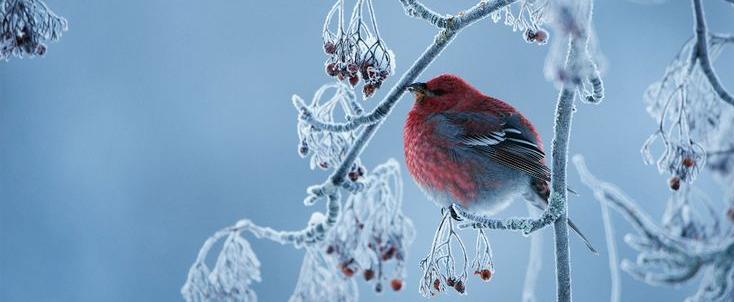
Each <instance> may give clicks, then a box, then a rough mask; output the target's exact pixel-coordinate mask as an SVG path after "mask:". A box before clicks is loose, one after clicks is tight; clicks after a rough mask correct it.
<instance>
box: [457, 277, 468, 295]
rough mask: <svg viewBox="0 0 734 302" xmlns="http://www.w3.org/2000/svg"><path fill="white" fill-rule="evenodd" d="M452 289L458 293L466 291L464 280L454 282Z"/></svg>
mask: <svg viewBox="0 0 734 302" xmlns="http://www.w3.org/2000/svg"><path fill="white" fill-rule="evenodd" d="M454 289H455V290H456V291H457V292H459V293H460V294H463V293H464V292H465V291H466V288H465V287H464V282H463V281H461V280H459V281H456V284H454Z"/></svg>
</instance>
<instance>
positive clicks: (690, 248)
mask: <svg viewBox="0 0 734 302" xmlns="http://www.w3.org/2000/svg"><path fill="white" fill-rule="evenodd" d="M574 163H575V165H576V169H577V170H578V172H579V174H580V175H581V179H582V181H583V182H584V184H586V185H587V186H588V187H589V188H590V189H592V190H593V191H594V197H595V198H596V199H597V200H598V201H599V202H601V203H606V204H609V205H610V206H612V207H613V208H614V209H616V210H617V211H618V212H619V213H620V214H621V215H622V216H624V218H625V219H627V221H629V222H630V224H632V226H633V227H634V228H635V229H636V230H637V233H638V236H634V235H631V234H627V235H626V236H625V237H624V240H625V242H626V243H627V244H628V245H629V246H631V247H632V248H634V249H636V250H637V251H639V252H640V254H639V255H638V257H637V260H636V261H634V262H632V261H629V260H624V261H622V264H621V267H622V269H623V270H625V271H626V272H627V273H629V274H630V275H632V276H633V277H635V278H637V279H638V280H641V281H643V282H646V283H649V284H652V285H677V284H681V283H684V282H687V281H689V280H691V279H693V278H694V277H695V276H696V275H697V274H699V273H701V274H703V278H702V280H701V285H700V286H699V289H698V291H697V292H696V293H695V294H694V295H693V296H691V297H689V298H688V299H687V300H686V301H691V302H693V301H731V299H732V298H734V293H733V292H732V288H734V270H732V266H734V240H732V239H731V236H730V232H720V231H717V232H711V233H708V234H707V233H699V234H698V235H694V236H691V234H690V233H688V234H685V233H680V232H676V231H675V230H680V228H677V229H676V228H671V227H670V226H664V227H660V226H658V225H656V224H654V223H653V222H652V219H651V218H650V217H649V216H648V215H647V214H646V213H645V212H644V211H643V210H641V209H640V208H639V207H638V206H637V205H636V203H635V202H634V201H632V199H630V198H629V197H627V196H626V195H625V194H624V193H622V191H621V190H620V189H619V188H617V187H616V186H614V185H612V184H610V183H607V182H604V181H601V180H599V179H597V178H596V177H594V175H592V174H591V172H589V170H588V168H587V167H586V164H585V162H584V160H583V157H581V156H576V157H574ZM687 219H688V221H687V224H688V225H698V226H701V225H704V222H703V221H700V220H699V221H696V220H691V218H687ZM679 226H680V225H679ZM713 230H717V229H716V228H713ZM612 269H613V270H614V269H616V268H612Z"/></svg>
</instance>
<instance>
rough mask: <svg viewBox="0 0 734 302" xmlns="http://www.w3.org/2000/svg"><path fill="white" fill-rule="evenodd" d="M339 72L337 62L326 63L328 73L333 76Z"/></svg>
mask: <svg viewBox="0 0 734 302" xmlns="http://www.w3.org/2000/svg"><path fill="white" fill-rule="evenodd" d="M338 73H339V69H338V68H337V67H336V63H329V64H327V65H326V74H328V75H329V76H332V77H333V76H335V75H337V74H338Z"/></svg>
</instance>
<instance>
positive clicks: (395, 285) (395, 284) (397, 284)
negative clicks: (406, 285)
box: [390, 279, 403, 291]
mask: <svg viewBox="0 0 734 302" xmlns="http://www.w3.org/2000/svg"><path fill="white" fill-rule="evenodd" d="M390 287H392V290H394V291H399V290H400V289H401V288H403V280H400V279H392V281H390Z"/></svg>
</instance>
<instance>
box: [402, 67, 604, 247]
mask: <svg viewBox="0 0 734 302" xmlns="http://www.w3.org/2000/svg"><path fill="white" fill-rule="evenodd" d="M408 89H409V91H411V92H412V93H413V94H414V95H415V104H414V105H413V109H412V110H411V111H410V113H408V119H407V121H406V122H405V128H404V130H403V143H404V149H405V160H406V161H407V165H408V171H410V174H411V175H412V176H413V178H414V179H415V181H416V182H417V183H418V186H419V187H420V188H421V189H422V190H423V191H424V192H425V193H426V195H428V197H429V198H430V199H432V200H433V201H434V202H435V203H436V204H438V205H439V206H440V207H442V208H446V207H448V206H450V205H451V204H452V203H458V204H460V205H461V206H463V207H464V208H466V209H468V210H469V211H473V212H477V213H481V214H485V215H491V214H495V213H497V212H499V211H500V210H502V209H504V208H505V207H507V206H508V205H509V204H510V203H511V202H512V201H513V200H515V199H517V198H524V199H526V200H527V201H529V202H531V204H533V205H534V206H536V207H538V208H541V209H543V208H545V207H546V206H547V204H548V197H549V195H550V189H549V186H548V182H549V181H550V169H548V167H547V166H546V165H545V153H543V142H542V141H541V138H540V135H539V134H538V132H537V131H536V130H535V127H533V125H532V124H531V123H530V121H529V120H528V119H527V118H525V116H523V115H522V114H521V113H520V112H518V111H517V110H515V108H513V107H512V106H511V105H509V104H507V103H505V102H503V101H501V100H498V99H495V98H492V97H489V96H486V95H484V94H482V93H481V92H479V91H478V90H477V89H476V88H474V87H472V86H471V85H469V84H468V83H467V82H466V81H464V80H463V79H461V78H460V77H458V76H455V75H451V74H443V75H440V76H438V77H436V78H434V79H432V80H430V81H428V82H427V83H413V84H411V85H409V86H408ZM568 224H569V226H570V227H571V229H572V230H573V231H575V232H576V233H577V234H578V235H579V236H580V237H581V239H582V240H583V241H584V243H585V244H586V246H587V247H588V248H589V249H590V250H591V251H592V252H595V253H596V250H594V248H593V247H592V246H591V244H590V243H589V241H588V240H587V239H586V237H585V236H584V235H583V234H581V232H580V231H579V230H578V228H577V227H576V226H575V225H574V224H573V223H572V222H571V220H569V221H568Z"/></svg>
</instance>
